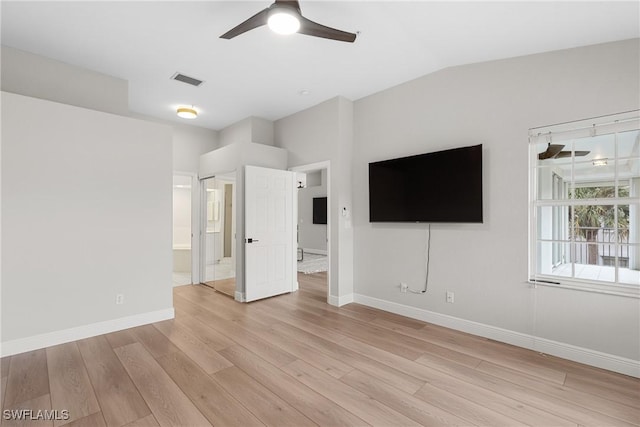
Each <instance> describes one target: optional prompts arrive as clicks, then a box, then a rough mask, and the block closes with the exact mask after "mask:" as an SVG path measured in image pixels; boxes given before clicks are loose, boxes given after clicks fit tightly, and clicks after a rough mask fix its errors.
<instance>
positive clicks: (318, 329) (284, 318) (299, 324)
mask: <svg viewBox="0 0 640 427" xmlns="http://www.w3.org/2000/svg"><path fill="white" fill-rule="evenodd" d="M257 307H258V309H259V310H260V311H261V312H262V313H266V314H267V315H268V316H272V317H273V318H275V319H277V320H278V321H279V322H281V323H282V322H284V323H287V324H289V325H292V326H295V327H296V328H298V329H302V330H304V331H307V332H309V333H311V334H313V335H315V336H318V337H320V338H323V339H325V340H328V341H331V342H334V343H338V342H340V341H341V340H343V339H344V337H345V336H346V335H344V334H341V333H339V332H335V331H333V330H331V329H327V328H325V327H322V326H320V325H317V324H315V323H313V322H310V321H308V320H306V319H301V318H300V317H298V316H296V315H294V313H293V310H287V309H285V310H283V309H281V308H279V307H277V306H275V304H270V305H267V304H260V305H257Z"/></svg>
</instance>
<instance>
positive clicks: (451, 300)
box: [447, 291, 454, 304]
mask: <svg viewBox="0 0 640 427" xmlns="http://www.w3.org/2000/svg"><path fill="white" fill-rule="evenodd" d="M453 301H454V300H453V292H450V291H447V302H448V303H450V304H453Z"/></svg>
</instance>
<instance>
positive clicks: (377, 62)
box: [1, 0, 640, 129]
mask: <svg viewBox="0 0 640 427" xmlns="http://www.w3.org/2000/svg"><path fill="white" fill-rule="evenodd" d="M270 4H271V2H270V1H268V0H267V1H193V2H190V1H179V2H170V1H141V2H131V1H109V2H101V1H71V2H58V1H44V2H34V1H4V0H3V1H2V3H1V7H2V10H1V19H2V22H1V24H2V27H1V31H2V32H1V37H2V38H1V40H2V44H4V45H8V46H11V47H15V48H18V49H22V50H25V51H28V52H32V53H35V54H39V55H43V56H45V57H49V58H53V59H57V60H60V61H63V62H66V63H69V64H73V65H77V66H80V67H84V68H88V69H91V70H95V71H99V72H102V73H105V74H108V75H111V76H115V77H119V78H122V79H126V80H128V81H129V107H130V109H131V110H132V111H134V112H137V113H141V114H145V115H149V116H154V117H158V118H161V119H166V120H175V121H181V120H183V119H179V118H178V117H176V115H175V109H176V108H177V107H178V106H179V105H187V106H189V105H193V106H195V108H196V109H197V110H198V111H199V112H200V114H199V117H198V118H197V119H196V120H194V121H192V122H189V124H194V125H197V126H202V127H206V128H211V129H221V128H223V127H225V126H228V125H229V124H231V123H234V122H236V121H238V120H241V119H244V118H246V117H249V116H258V117H263V118H266V119H270V120H276V119H278V118H281V117H284V116H287V115H289V114H292V113H294V112H297V111H299V110H302V109H305V108H308V107H310V106H312V105H315V104H317V103H319V102H322V101H324V100H326V99H329V98H332V97H334V96H337V95H342V96H345V97H346V98H349V99H351V100H357V99H359V98H362V97H365V96H367V95H370V94H372V93H375V92H378V91H380V90H383V89H386V88H388V87H391V86H394V85H397V84H400V83H402V82H405V81H407V80H411V79H413V78H416V77H419V76H422V75H425V74H428V73H432V72H434V71H437V70H440V69H443V68H447V67H451V66H456V65H461V64H469V63H475V62H482V61H488V60H494V59H501V58H508V57H514V56H521V55H528V54H533V53H539V52H545V51H551V50H558V49H565V48H572V47H577V46H584V45H590V44H597V43H604V42H610V41H615V40H623V39H629V38H635V37H640V22H639V21H640V18H639V17H640V6H639V5H640V3H639V2H638V1H626V2H613V1H588V2H578V1H567V2H560V1H550V2H539V1H533V2H521V1H513V2H507V1H502V2H483V1H471V2H461V1H451V2H446V1H439V2H434V1H339V2H338V1H304V0H303V1H301V3H300V6H301V8H302V12H303V14H304V15H305V16H306V17H308V18H309V19H311V20H313V21H316V22H320V23H322V24H324V25H327V26H331V27H335V28H339V29H342V30H345V31H349V32H358V33H359V35H358V38H357V40H356V41H355V43H353V44H352V43H344V42H337V41H331V40H326V39H321V38H314V37H309V36H305V35H300V34H294V35H291V36H280V35H276V34H274V33H272V32H271V31H270V30H269V29H268V28H267V27H260V28H257V29H255V30H252V31H250V32H247V33H245V34H242V35H240V36H238V37H236V38H234V39H231V40H225V39H221V38H219V36H220V35H222V34H223V33H225V32H226V31H227V30H229V29H231V28H232V27H234V26H235V25H237V24H239V23H240V22H242V21H243V20H245V19H247V18H248V17H250V16H251V15H253V14H255V13H256V12H258V11H260V10H261V9H264V8H265V7H268V6H269V5H270ZM175 72H181V73H183V74H186V75H189V76H192V77H195V78H198V79H201V80H204V81H205V83H204V84H203V85H202V86H200V87H192V86H189V85H186V84H184V83H180V82H177V81H174V80H171V79H170V77H171V76H172V75H173V74H174V73H175Z"/></svg>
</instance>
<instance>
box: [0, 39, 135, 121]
mask: <svg viewBox="0 0 640 427" xmlns="http://www.w3.org/2000/svg"><path fill="white" fill-rule="evenodd" d="M0 52H1V55H2V60H1V61H0V64H1V73H0V74H1V76H2V80H1V82H2V83H1V86H2V90H3V91H5V92H11V93H18V94H22V95H26V96H32V97H34V98H41V99H48V100H50V101H56V102H61V103H63V104H69V105H75V106H77V107H85V108H90V109H92V110H98V111H104V112H108V113H114V114H120V115H127V114H128V112H129V104H128V103H129V83H128V82H127V81H126V80H122V79H118V78H116V77H111V76H107V75H104V74H101V73H96V72H95V71H91V70H87V69H85V68H80V67H76V66H74V65H69V64H65V63H64V62H60V61H55V60H53V59H49V58H45V57H42V56H39V55H34V54H32V53H28V52H24V51H22V50H18V49H14V48H11V47H8V46H2V50H1V51H0Z"/></svg>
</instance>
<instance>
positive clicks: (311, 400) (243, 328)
mask: <svg viewBox="0 0 640 427" xmlns="http://www.w3.org/2000/svg"><path fill="white" fill-rule="evenodd" d="M299 280H300V285H301V289H300V291H298V292H296V293H295V294H291V295H283V296H279V297H275V298H271V299H267V300H263V301H258V302H254V303H251V304H239V303H236V302H235V301H233V300H231V299H229V298H228V297H227V296H224V295H221V294H219V293H216V292H215V291H214V290H212V289H210V288H207V287H205V286H183V287H179V288H175V295H174V304H175V308H176V318H175V319H174V320H169V321H164V322H159V323H156V324H153V325H146V326H142V327H138V328H132V329H128V330H125V331H120V332H116V333H112V334H107V335H102V336H98V337H93V338H89V339H85V340H81V341H76V342H72V343H68V344H62V345H59V346H55V347H50V348H46V349H42V350H36V351H32V352H29V353H24V354H20V355H15V356H11V357H6V358H4V359H2V360H1V363H0V367H1V368H2V383H1V386H2V388H1V390H2V393H1V395H0V404H1V406H2V408H3V409H32V410H34V411H37V410H44V409H49V410H51V409H54V410H55V409H57V410H63V409H67V410H69V413H70V419H69V420H61V421H57V422H55V424H54V423H48V422H45V421H35V422H33V423H31V424H27V423H18V422H15V421H7V420H1V421H0V422H1V423H2V426H3V427H4V426H13V425H36V426H47V425H56V426H58V425H67V426H70V427H78V426H89V427H97V426H125V425H126V426H158V425H161V426H170V425H185V426H187V425H190V426H208V425H215V426H264V425H266V426H307V425H323V426H364V425H380V426H400V425H402V426H414V425H482V426H520V425H532V426H534V425H535V426H570V425H571V426H577V425H581V426H582V425H584V426H632V425H635V426H638V425H640V381H639V380H638V379H635V378H631V377H626V376H623V375H618V374H615V373H611V372H607V371H604V370H600V369H596V368H592V367H588V366H584V365H580V364H577V363H573V362H569V361H566V360H562V359H558V358H555V357H550V356H544V355H541V354H537V353H535V352H532V351H528V350H524V349H521V348H517V347H513V346H509V345H505V344H501V343H498V342H495V341H491V340H487V339H483V338H479V337H475V336H472V335H468V334H464V333H461V332H456V331H452V330H449V329H446V328H442V327H438V326H434V325H430V324H425V323H423V322H419V321H416V320H412V319H408V318H404V317H401V316H397V315H394V314H390V313H386V312H383V311H379V310H375V309H371V308H367V307H364V306H361V305H357V304H349V305H347V306H345V307H342V308H335V307H332V306H329V305H327V304H326V303H325V302H324V301H325V299H326V288H325V286H326V285H325V283H326V273H319V274H313V275H300V276H299ZM3 418H4V417H3Z"/></svg>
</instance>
